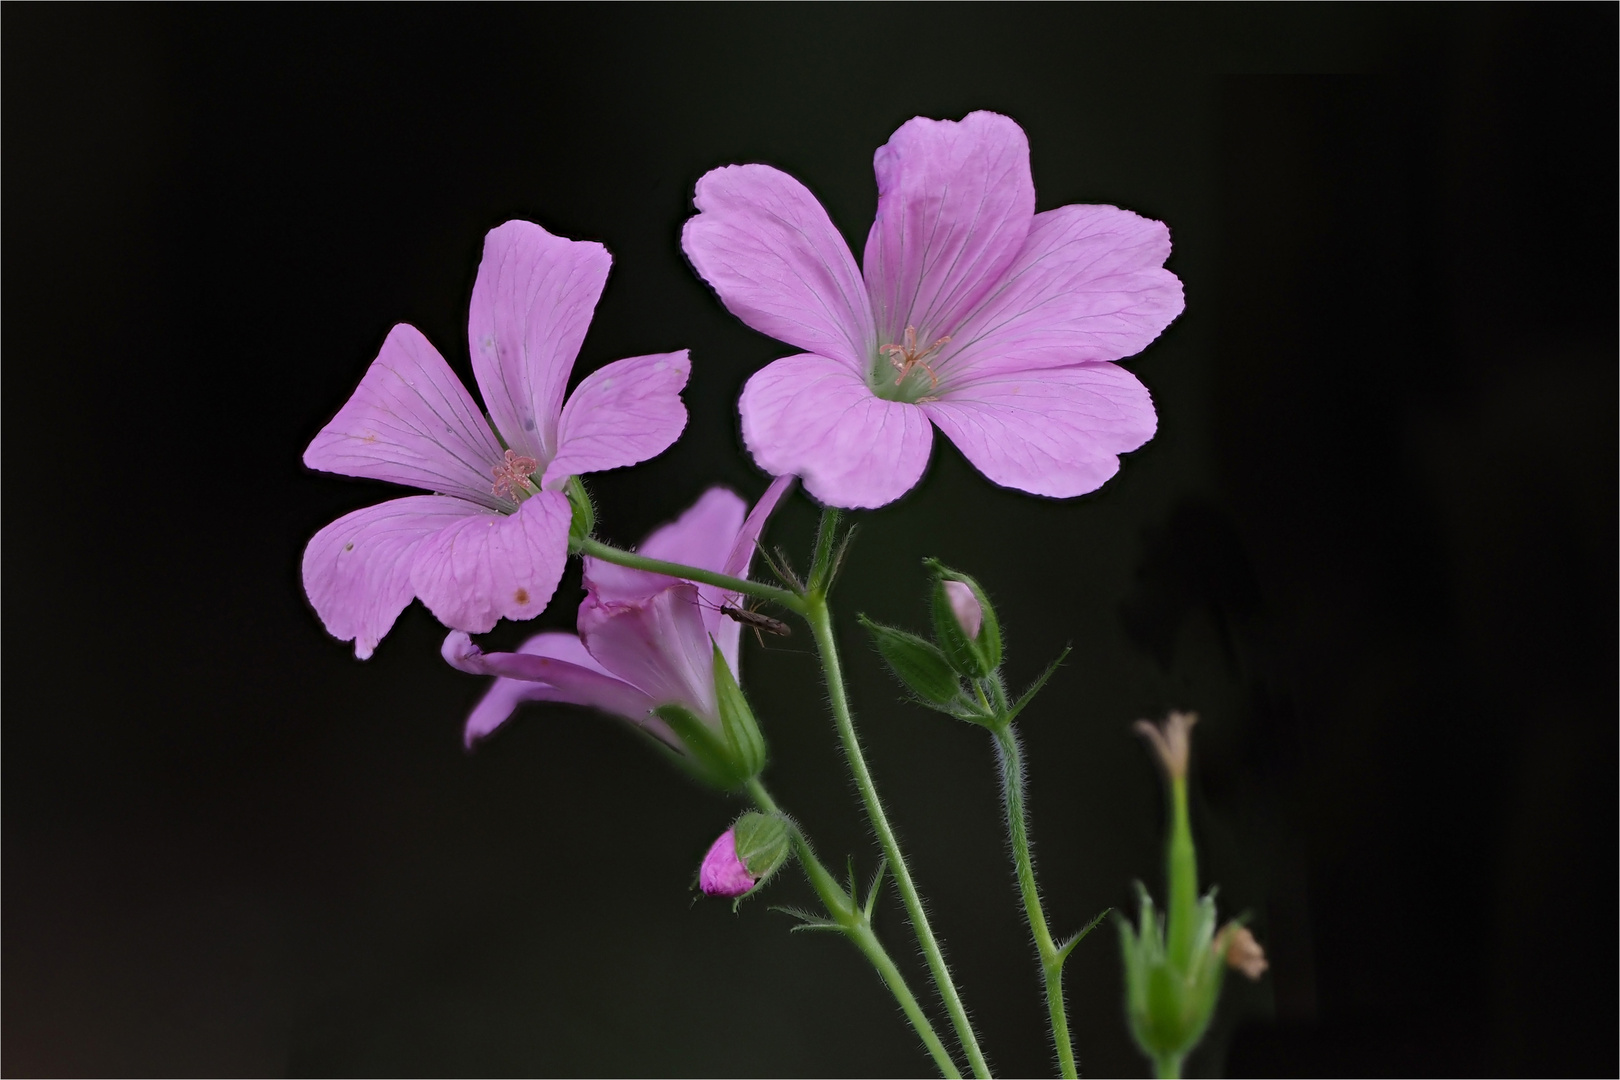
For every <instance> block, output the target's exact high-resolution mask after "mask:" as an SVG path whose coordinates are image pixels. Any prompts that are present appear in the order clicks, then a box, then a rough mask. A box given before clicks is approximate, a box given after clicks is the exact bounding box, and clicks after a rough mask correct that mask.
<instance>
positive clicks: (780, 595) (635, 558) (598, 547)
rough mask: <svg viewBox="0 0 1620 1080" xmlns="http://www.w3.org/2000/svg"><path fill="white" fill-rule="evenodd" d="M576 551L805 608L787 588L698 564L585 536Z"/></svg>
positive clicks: (800, 610)
mask: <svg viewBox="0 0 1620 1080" xmlns="http://www.w3.org/2000/svg"><path fill="white" fill-rule="evenodd" d="M578 550H579V552H580V554H582V555H589V556H590V557H591V558H593V559H601V560H602V561H603V562H610V563H614V564H616V565H618V566H628V567H629V568H630V569H632V570H647V571H650V572H652V573H654V574H667V575H668V576H670V577H675V578H680V579H682V580H683V581H696V582H699V583H701V584H704V585H713V586H715V587H716V588H720V589H725V590H727V591H728V592H737V593H743V594H745V595H747V596H757V597H759V598H760V599H761V600H769V601H771V602H772V603H774V604H781V605H782V606H783V607H785V608H787V609H788V610H789V611H796V612H799V613H800V614H801V615H802V614H803V613H804V611H805V603H804V599H803V598H802V597H800V596H799V595H798V594H797V593H793V592H789V591H788V590H787V589H779V588H777V587H776V586H775V585H767V584H765V583H764V582H762V581H749V580H747V579H745V578H736V577H731V576H730V575H728V574H718V573H715V572H714V571H713V570H705V569H703V568H702V567H700V566H687V565H685V564H684V563H677V562H667V561H665V560H663V559H649V558H647V556H645V555H637V554H636V553H635V552H633V551H625V550H623V549H622V548H616V547H613V546H612V545H611V544H604V543H602V541H600V540H596V539H593V538H591V537H586V538H585V539H584V540H581V541H580V542H579V549H578Z"/></svg>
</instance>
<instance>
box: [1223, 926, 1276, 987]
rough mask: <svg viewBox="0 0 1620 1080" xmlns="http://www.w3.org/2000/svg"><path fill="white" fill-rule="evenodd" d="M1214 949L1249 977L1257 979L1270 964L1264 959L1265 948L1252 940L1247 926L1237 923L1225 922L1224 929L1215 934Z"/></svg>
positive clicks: (1230, 964)
mask: <svg viewBox="0 0 1620 1080" xmlns="http://www.w3.org/2000/svg"><path fill="white" fill-rule="evenodd" d="M1215 951H1216V952H1217V953H1219V954H1221V958H1222V959H1224V960H1225V961H1226V963H1227V965H1228V966H1229V967H1231V968H1232V969H1233V970H1236V971H1241V972H1243V974H1245V975H1247V976H1248V977H1249V978H1250V979H1258V978H1259V977H1260V976H1261V975H1263V974H1265V971H1266V968H1268V967H1270V966H1271V965H1270V964H1269V963H1267V961H1266V950H1264V949H1262V948H1261V947H1260V943H1259V942H1258V941H1256V940H1254V935H1253V934H1251V933H1249V928H1248V927H1247V926H1240V925H1238V924H1237V923H1227V924H1226V929H1224V930H1222V931H1221V932H1220V933H1219V934H1217V935H1215Z"/></svg>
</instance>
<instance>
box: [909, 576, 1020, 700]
mask: <svg viewBox="0 0 1620 1080" xmlns="http://www.w3.org/2000/svg"><path fill="white" fill-rule="evenodd" d="M923 565H924V566H926V567H928V569H930V570H931V571H933V573H934V589H933V594H932V596H931V597H930V602H929V608H930V612H931V614H932V615H933V617H934V640H935V641H937V642H939V647H940V649H941V650H942V651H943V652H944V653H945V657H946V659H947V660H949V661H950V664H951V666H952V667H953V668H955V669H956V670H957V672H959V673H960V674H962V675H965V676H967V677H968V678H970V679H982V678H985V677H986V676H988V675H990V674H991V673H993V672H994V671H995V670H996V669H997V668H999V667H1000V666H1001V623H1000V622H999V621H998V620H997V619H996V609H995V608H993V607H991V606H990V598H989V597H987V596H985V595H984V590H983V589H981V588H980V587H979V583H978V582H977V581H975V580H973V578H971V577H969V576H968V575H966V574H963V573H959V572H957V571H955V570H952V569H951V568H950V567H948V566H946V565H945V564H943V563H941V562H940V561H939V560H938V559H924V560H923ZM947 581H959V582H961V583H962V584H963V585H966V586H967V587H968V589H969V590H971V591H972V593H973V598H974V599H975V600H977V601H978V602H979V612H980V622H979V636H978V637H971V638H970V637H968V635H967V631H966V630H965V629H963V627H962V624H961V623H959V622H957V620H956V610H955V609H954V608H952V607H951V600H950V597H949V596H948V595H946V592H945V583H946V582H947Z"/></svg>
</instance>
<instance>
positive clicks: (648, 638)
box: [579, 584, 715, 718]
mask: <svg viewBox="0 0 1620 1080" xmlns="http://www.w3.org/2000/svg"><path fill="white" fill-rule="evenodd" d="M579 636H580V640H581V641H583V642H584V643H585V647H586V648H587V649H589V650H590V653H591V655H592V656H593V657H595V658H596V661H597V662H598V663H599V664H601V665H602V666H603V667H604V668H606V669H607V670H608V671H610V672H612V673H613V674H615V675H617V676H618V677H619V678H621V679H623V680H625V681H626V682H628V683H630V684H631V685H632V686H634V687H636V688H637V689H639V690H642V691H644V692H646V694H647V696H648V697H650V698H651V699H652V701H653V704H655V705H667V704H672V703H673V704H680V705H685V706H686V707H687V708H689V709H691V710H692V711H693V712H695V713H697V714H698V715H700V716H704V717H709V718H713V717H714V716H715V700H714V649H713V646H711V645H710V643H709V631H708V627H706V626H705V625H704V622H703V609H702V608H701V607H700V606H698V594H697V587H696V586H694V585H689V584H688V585H676V586H674V587H673V588H669V589H665V590H663V591H662V592H660V593H657V594H656V595H654V596H651V597H648V598H647V599H645V600H642V601H641V602H639V603H631V604H615V603H603V602H601V601H599V600H598V599H597V598H596V597H594V596H588V597H586V599H585V603H583V604H581V605H580V608H579Z"/></svg>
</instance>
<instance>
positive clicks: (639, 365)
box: [542, 349, 692, 489]
mask: <svg viewBox="0 0 1620 1080" xmlns="http://www.w3.org/2000/svg"><path fill="white" fill-rule="evenodd" d="M691 374H692V362H691V360H689V359H688V358H687V355H686V350H685V349H682V350H681V351H679V352H672V353H659V354H657V355H654V356H636V357H632V358H630V359H628V360H615V361H614V362H613V363H611V364H607V365H604V366H603V367H601V368H599V369H597V370H596V371H593V372H591V373H590V374H589V375H587V376H585V379H584V381H583V382H581V383H580V384H579V385H578V386H577V387H575V388H574V392H573V394H571V395H570V396H569V398H568V404H567V405H566V406H564V407H563V411H562V420H561V421H560V422H559V423H558V425H557V456H556V457H555V458H553V459H552V462H551V464H550V465H548V466H547V467H546V472H545V475H544V477H542V482H543V484H544V486H546V487H549V488H553V489H558V488H561V487H562V486H563V485H564V484H566V483H567V482H568V478H569V477H570V476H578V475H580V474H582V473H590V472H601V471H602V470H603V469H617V468H621V467H623V466H625V465H634V464H635V463H636V462H638V461H646V460H647V459H648V458H650V457H656V456H657V455H659V454H662V453H663V452H664V451H665V450H667V449H668V448H669V445H670V443H673V442H674V441H675V440H676V438H677V437H678V436H679V435H680V433H681V429H682V428H684V427H685V426H686V406H685V405H683V404H682V403H681V388H682V387H684V386H685V385H686V380H687V377H688V376H689V375H691Z"/></svg>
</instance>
